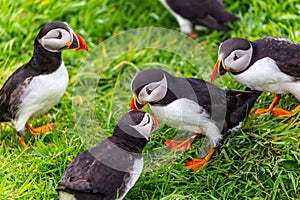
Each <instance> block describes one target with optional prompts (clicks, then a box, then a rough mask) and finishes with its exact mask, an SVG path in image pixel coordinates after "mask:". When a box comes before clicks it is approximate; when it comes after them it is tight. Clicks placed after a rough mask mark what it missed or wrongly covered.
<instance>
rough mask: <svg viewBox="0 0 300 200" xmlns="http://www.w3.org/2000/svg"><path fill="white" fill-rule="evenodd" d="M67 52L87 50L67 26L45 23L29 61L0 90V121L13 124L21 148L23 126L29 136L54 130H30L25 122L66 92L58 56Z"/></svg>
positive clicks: (51, 125) (65, 73)
mask: <svg viewBox="0 0 300 200" xmlns="http://www.w3.org/2000/svg"><path fill="white" fill-rule="evenodd" d="M67 49H75V50H88V47H87V45H86V43H85V42H84V40H83V39H82V37H81V36H80V35H79V34H77V33H76V32H74V31H73V30H72V29H71V28H70V27H69V25H68V24H66V23H64V22H50V23H47V24H46V25H44V26H43V27H42V29H41V30H40V32H39V33H38V35H37V37H36V38H35V41H34V52H33V56H32V58H31V59H30V60H29V62H28V63H26V64H24V65H22V66H21V67H20V68H18V69H17V70H16V71H15V72H14V73H13V74H12V75H11V76H10V77H9V78H8V80H7V81H6V82H5V83H4V85H3V87H2V88H1V90H0V121H1V122H8V121H11V122H12V123H13V124H14V126H15V128H16V130H17V133H18V137H19V141H20V142H21V144H22V146H23V147H24V148H25V147H26V143H25V141H24V135H25V129H24V128H25V126H26V127H27V128H28V129H29V130H30V132H31V133H32V134H33V135H36V134H41V133H44V132H48V131H50V130H51V129H53V128H54V123H53V122H50V123H48V124H47V125H43V126H41V127H38V128H33V127H32V126H31V125H30V124H29V123H28V120H29V119H30V118H34V117H37V116H39V115H42V114H44V113H46V112H47V111H48V110H50V109H51V108H52V107H53V106H54V105H55V104H57V103H58V101H59V100H60V99H61V97H62V96H63V94H64V92H65V91H66V88H67V86H68V81H69V76H68V71H67V69H66V67H65V65H64V62H63V61H62V57H61V53H62V51H63V50H67Z"/></svg>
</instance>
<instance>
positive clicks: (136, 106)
mask: <svg viewBox="0 0 300 200" xmlns="http://www.w3.org/2000/svg"><path fill="white" fill-rule="evenodd" d="M146 104H147V102H139V100H138V98H137V97H136V95H133V97H132V99H131V102H130V110H141V109H142V108H143V107H144V106H145V105H146Z"/></svg>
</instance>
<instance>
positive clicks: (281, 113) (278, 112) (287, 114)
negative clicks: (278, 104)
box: [272, 104, 300, 117]
mask: <svg viewBox="0 0 300 200" xmlns="http://www.w3.org/2000/svg"><path fill="white" fill-rule="evenodd" d="M299 110H300V104H299V105H298V106H297V107H296V108H294V109H293V110H291V111H287V110H284V109H281V108H274V109H273V110H272V114H273V116H274V117H290V116H291V115H292V114H294V113H295V112H297V111H299Z"/></svg>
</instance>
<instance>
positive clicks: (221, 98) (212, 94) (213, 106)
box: [187, 78, 226, 121]
mask: <svg viewBox="0 0 300 200" xmlns="http://www.w3.org/2000/svg"><path fill="white" fill-rule="evenodd" d="M187 81H188V82H189V83H190V85H191V87H192V88H193V90H194V94H190V95H191V96H189V98H190V99H193V96H194V95H196V97H197V100H196V101H197V103H198V104H199V105H200V106H202V107H203V108H204V109H205V111H206V112H207V113H209V114H210V115H212V114H213V115H212V116H211V117H212V119H213V120H215V121H219V119H218V117H219V116H220V118H222V115H219V114H217V113H216V112H223V113H224V111H226V93H225V90H222V89H221V88H219V87H217V86H215V85H214V84H212V83H210V82H207V81H204V80H201V79H196V78H188V79H187ZM189 93H190V92H189Z"/></svg>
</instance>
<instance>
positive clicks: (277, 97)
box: [254, 94, 281, 115]
mask: <svg viewBox="0 0 300 200" xmlns="http://www.w3.org/2000/svg"><path fill="white" fill-rule="evenodd" d="M280 98H281V95H280V94H276V96H275V98H274V100H273V102H272V103H271V104H270V106H269V108H267V109H265V108H259V109H257V110H256V112H255V113H254V114H255V115H261V114H264V113H267V112H270V111H272V110H273V108H274V107H275V106H276V105H277V104H278V102H279V100H280Z"/></svg>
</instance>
